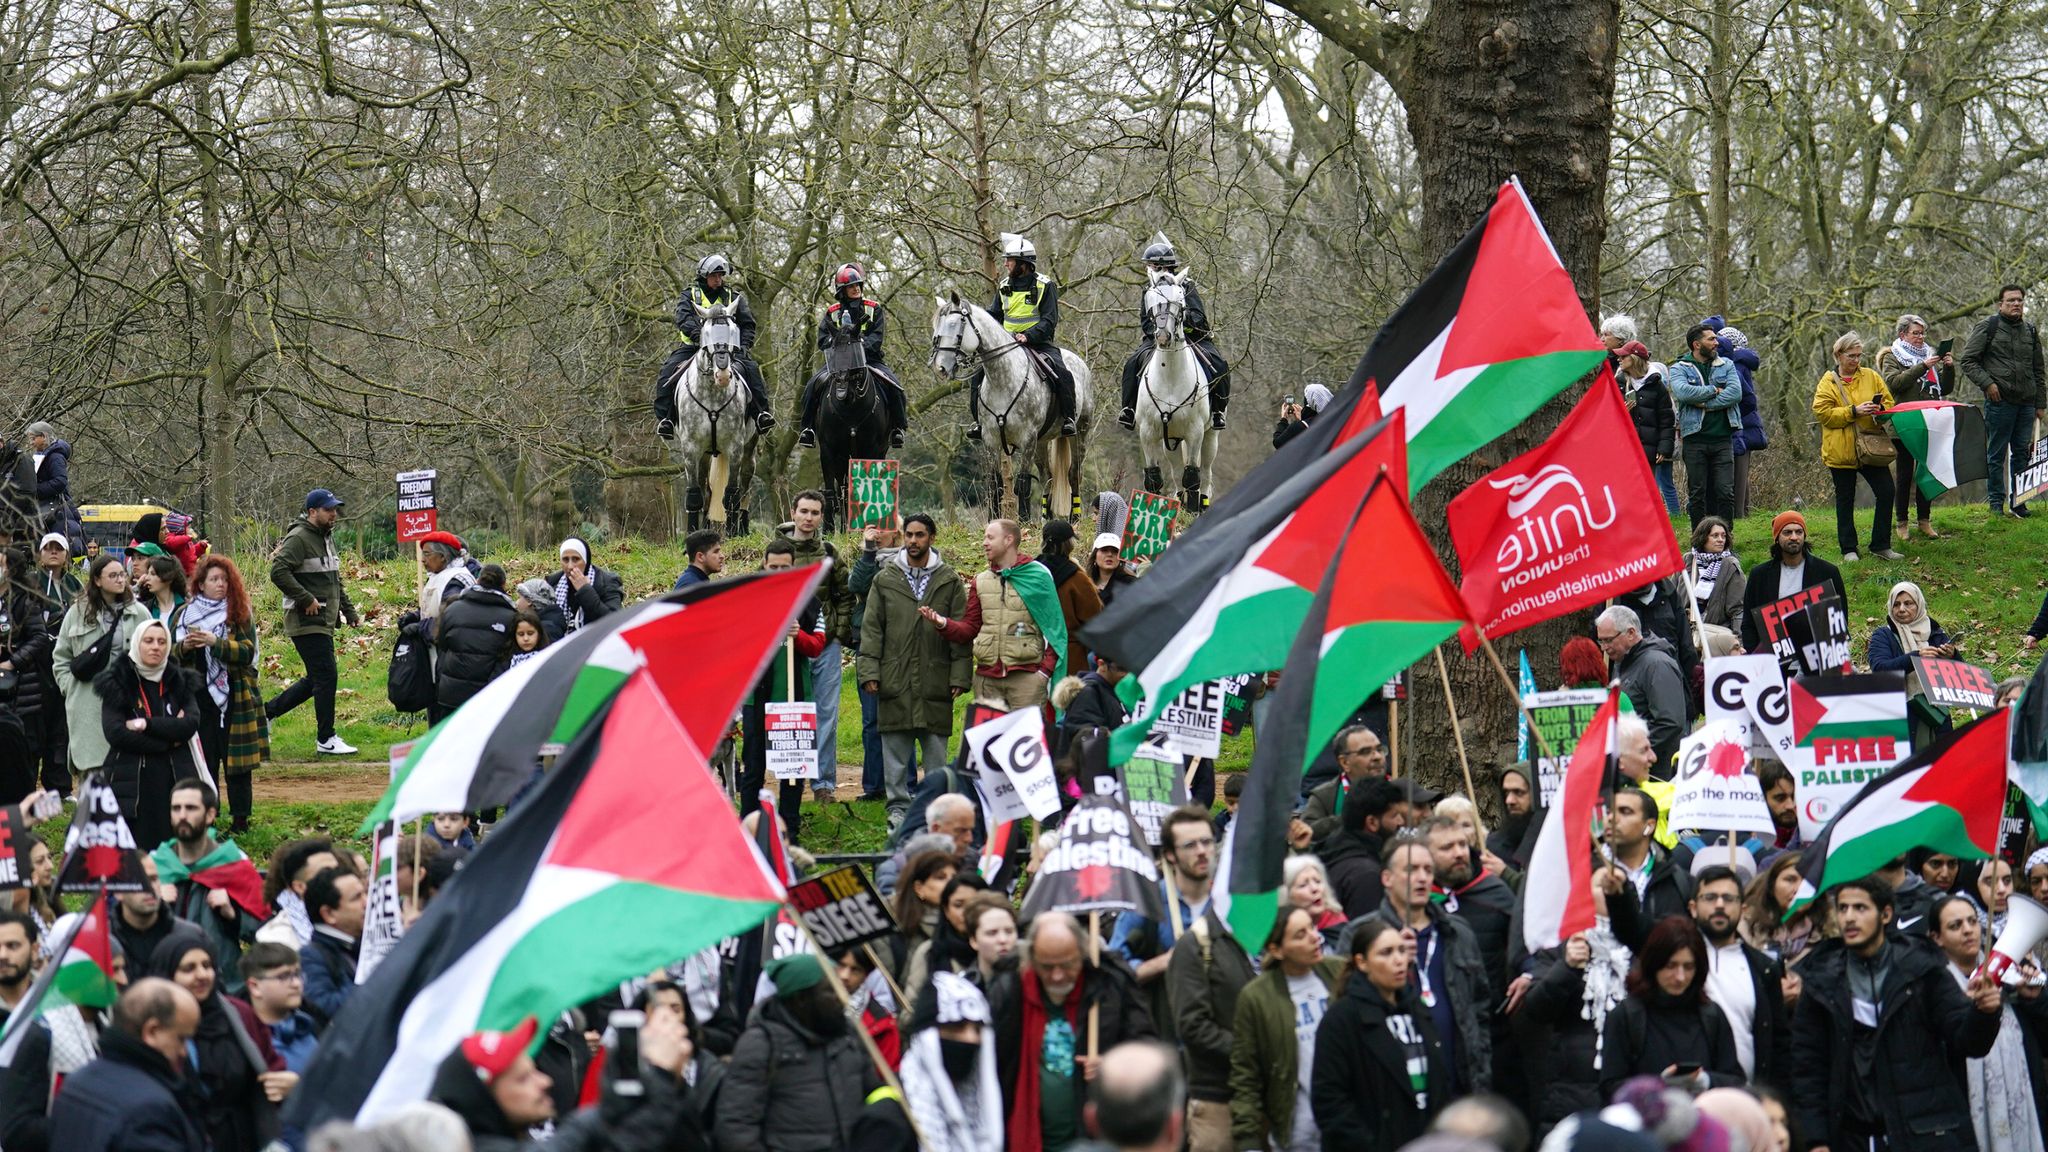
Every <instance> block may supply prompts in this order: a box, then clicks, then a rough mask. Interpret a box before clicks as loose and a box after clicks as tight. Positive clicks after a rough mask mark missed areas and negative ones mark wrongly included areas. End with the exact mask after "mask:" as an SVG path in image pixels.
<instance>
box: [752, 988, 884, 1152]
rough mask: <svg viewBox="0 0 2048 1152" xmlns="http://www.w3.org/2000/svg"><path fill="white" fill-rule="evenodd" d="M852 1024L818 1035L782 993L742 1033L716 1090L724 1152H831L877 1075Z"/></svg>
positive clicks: (856, 1116) (845, 1136)
mask: <svg viewBox="0 0 2048 1152" xmlns="http://www.w3.org/2000/svg"><path fill="white" fill-rule="evenodd" d="M869 1069H870V1066H869V1064H868V1058H867V1053H866V1051H865V1050H864V1049H863V1048H862V1047H861V1044H860V1041H859V1040H858V1039H856V1038H855V1037H854V1035H853V1032H852V1031H851V1030H850V1029H841V1030H840V1031H839V1032H838V1033H837V1034H836V1035H832V1036H829V1037H827V1036H820V1035H819V1034H818V1033H817V1032H814V1031H812V1030H811V1029H810V1028H808V1027H806V1026H805V1025H804V1024H803V1023H802V1022H800V1021H799V1020H798V1019H797V1016H796V1014H795V1013H793V1012H791V1011H790V1006H789V1005H788V1004H787V1003H785V1002H784V1001H783V1000H782V999H781V998H780V997H776V998H774V999H771V1000H768V1001H766V1002H764V1003H762V1004H760V1005H759V1006H758V1008H757V1009H756V1012H755V1015H754V1020H753V1022H752V1023H751V1024H749V1025H747V1030H746V1031H745V1032H742V1033H741V1034H740V1041H739V1044H738V1045H737V1046H736V1047H734V1049H733V1053H732V1063H730V1064H729V1065H727V1067H726V1073H725V1086H724V1087H723V1088H721V1089H720V1090H719V1094H718V1121H717V1126H716V1129H715V1130H714V1133H713V1135H714V1136H715V1138H716V1143H717V1145H718V1148H719V1149H720V1152H828V1150H830V1149H835V1148H840V1147H843V1146H844V1145H845V1144H846V1142H847V1140H848V1139H849V1138H850V1137H851V1136H852V1134H853V1123H854V1121H856V1120H858V1119H859V1118H860V1111H861V1106H862V1101H863V1100H864V1099H865V1098H866V1096H867V1090H868V1084H869V1081H870V1080H871V1079H872V1078H873V1073H872V1072H871V1071H870V1070H869Z"/></svg>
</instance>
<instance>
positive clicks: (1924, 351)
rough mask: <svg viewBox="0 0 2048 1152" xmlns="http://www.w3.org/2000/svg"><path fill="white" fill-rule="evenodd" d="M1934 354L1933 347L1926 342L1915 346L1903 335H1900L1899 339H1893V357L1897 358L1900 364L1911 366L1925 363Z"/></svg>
mask: <svg viewBox="0 0 2048 1152" xmlns="http://www.w3.org/2000/svg"><path fill="white" fill-rule="evenodd" d="M1933 355H1934V349H1933V348H1930V347H1928V346H1927V345H1925V344H1922V345H1921V346H1920V347H1918V348H1915V347H1913V346H1912V345H1911V344H1908V343H1906V338H1905V337H1903V336H1901V337H1899V338H1898V339H1897V340H1894V341H1892V358H1893V359H1895V360H1897V361H1898V362H1899V363H1900V364H1903V365H1907V366H1909V367H1910V366H1914V365H1919V364H1924V363H1926V362H1927V359H1928V357H1930V356H1933Z"/></svg>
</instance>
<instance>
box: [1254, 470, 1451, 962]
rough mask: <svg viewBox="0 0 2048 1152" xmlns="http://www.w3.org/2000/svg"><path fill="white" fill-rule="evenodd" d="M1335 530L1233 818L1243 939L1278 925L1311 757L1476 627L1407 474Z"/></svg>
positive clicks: (1382, 485)
mask: <svg viewBox="0 0 2048 1152" xmlns="http://www.w3.org/2000/svg"><path fill="white" fill-rule="evenodd" d="M1338 536H1339V546H1338V548H1337V554H1336V556H1335V558H1334V559H1333V560H1332V561H1331V562H1330V563H1329V564H1328V566H1327V567H1326V568H1325V570H1324V571H1323V573H1322V575H1321V577H1320V578H1319V579H1318V581H1317V592H1316V595H1315V599H1314V601H1313V602H1312V603H1311V604H1310V606H1309V608H1308V610H1307V612H1306V613H1305V614H1304V618H1303V619H1302V621H1301V623H1300V625H1299V627H1298V628H1296V629H1295V635H1294V643H1293V647H1292V649H1291V650H1290V651H1289V652H1288V655H1287V663H1286V671H1285V672H1284V673H1283V674H1282V675H1281V677H1280V690H1279V695H1278V696H1276V697H1275V698H1274V700H1273V705H1272V708H1271V709H1270V710H1269V712H1268V713H1267V718H1268V720H1269V721H1273V723H1270V725H1269V727H1270V731H1269V732H1268V733H1267V738H1265V739H1261V740H1260V741H1259V742H1258V747H1257V750H1256V751H1255V752H1254V753H1253V755H1252V768H1251V776H1250V777H1249V778H1248V779H1247V780H1246V782H1245V785H1246V786H1245V790H1244V796H1243V797H1242V798H1241V799H1240V800H1239V802H1238V816H1237V819H1235V820H1233V821H1231V823H1232V824H1233V825H1234V826H1238V827H1241V828H1242V829H1243V831H1242V832H1241V833H1240V834H1239V835H1238V836H1237V837H1235V838H1234V840H1233V843H1232V851H1233V853H1234V854H1235V855H1236V859H1234V860H1233V861H1232V862H1231V868H1230V901H1229V909H1228V910H1227V911H1225V912H1222V913H1220V914H1221V915H1224V916H1225V917H1227V918H1228V919H1229V921H1230V924H1231V931H1232V932H1234V933H1236V934H1237V935H1238V936H1239V937H1240V938H1241V939H1244V940H1264V939H1265V931H1266V929H1268V928H1271V927H1272V923H1273V919H1272V916H1273V908H1274V906H1275V903H1276V901H1277V899H1278V894H1279V890H1280V882H1281V866H1282V863H1283V862H1284V861H1285V860H1286V858H1287V820H1288V816H1289V814H1290V813H1291V812H1292V810H1293V806H1294V798H1295V797H1296V796H1297V795H1299V794H1300V792H1301V777H1302V773H1304V772H1305V771H1307V770H1308V765H1309V762H1310V761H1312V760H1314V759H1315V757H1316V754H1317V753H1318V752H1320V751H1321V750H1322V749H1323V748H1324V747H1325V746H1326V745H1328V744H1329V742H1330V740H1331V738H1332V737H1334V736H1335V735H1336V734H1337V730H1338V729H1339V728H1341V727H1343V725H1344V724H1345V722H1346V721H1348V720H1349V719H1350V718H1351V715H1352V714H1353V713H1354V712H1356V711H1357V710H1358V706H1359V704H1360V703H1361V702H1363V701H1364V699H1365V697H1366V696H1367V695H1368V694H1370V693H1372V692H1375V691H1378V690H1379V688H1380V686H1381V685H1383V684H1385V683H1386V682H1387V681H1388V680H1390V679H1392V678H1393V677H1394V675H1395V674H1397V673H1399V672H1400V671H1401V670H1402V669H1404V668H1406V667H1408V666H1409V665H1410V664H1413V663H1414V662H1415V661H1416V660H1418V659H1420V658H1421V657H1422V656H1424V655H1425V654H1427V653H1428V652H1429V651H1430V650H1432V649H1434V648H1435V647H1436V646H1437V645H1438V644H1439V643H1441V642H1442V641H1443V640H1445V639H1447V638H1448V637H1450V636H1453V635H1456V634H1457V631H1458V629H1459V628H1461V627H1463V626H1465V625H1466V624H1467V623H1469V619H1468V617H1467V615H1466V612H1465V604H1464V601H1463V600H1461V599H1460V598H1459V597H1458V589H1457V586H1456V585H1454V584H1452V583H1451V578H1450V577H1449V576H1448V575H1446V574H1445V573H1444V569H1443V565H1442V564H1441V563H1439V562H1438V560H1437V557H1436V553H1435V552H1434V551H1433V550H1432V549H1431V548H1430V546H1429V540H1428V539H1427V538H1426V537H1424V536H1423V534H1422V528H1421V527H1420V526H1419V525H1417V524H1416V523H1415V518H1414V516H1412V515H1410V514H1409V511H1408V500H1407V497H1406V495H1405V494H1404V493H1403V491H1402V489H1401V485H1400V483H1399V481H1397V480H1394V479H1392V478H1391V477H1387V478H1382V479H1380V480H1379V481H1378V482H1376V483H1374V484H1373V485H1372V487H1371V489H1370V490H1369V491H1368V492H1367V494H1366V497H1365V499H1364V500H1363V501H1362V502H1361V503H1360V504H1359V506H1358V507H1357V508H1356V509H1355V510H1354V511H1353V513H1352V515H1351V516H1349V517H1347V518H1346V519H1345V521H1344V523H1343V528H1342V530H1341V531H1340V532H1339V534H1338Z"/></svg>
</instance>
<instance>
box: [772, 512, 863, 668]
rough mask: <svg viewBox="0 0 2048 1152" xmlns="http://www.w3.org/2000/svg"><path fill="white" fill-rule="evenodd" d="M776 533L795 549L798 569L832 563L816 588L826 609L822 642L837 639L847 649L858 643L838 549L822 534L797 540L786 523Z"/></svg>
mask: <svg viewBox="0 0 2048 1152" xmlns="http://www.w3.org/2000/svg"><path fill="white" fill-rule="evenodd" d="M775 534H776V536H778V537H779V538H781V539H784V540H787V541H789V542H790V543H791V544H793V545H795V546H796V564H797V567H799V568H801V567H803V566H804V565H806V564H816V563H817V562H818V561H820V560H827V559H829V560H831V561H832V570H831V571H830V572H828V573H826V574H825V582H824V584H823V585H822V586H821V587H819V589H818V602H819V603H820V604H822V605H823V606H824V608H825V642H826V643H827V644H830V643H832V642H833V641H835V640H836V641H838V642H839V643H840V644H841V645H842V646H844V647H847V648H851V647H853V646H854V645H855V644H858V643H860V635H859V634H858V633H856V632H855V631H854V630H853V603H854V600H853V589H852V588H851V587H850V586H849V584H848V581H849V579H850V578H851V576H852V573H850V572H849V571H848V570H847V564H846V561H845V559H844V558H843V557H841V556H840V555H839V549H838V548H836V547H834V546H833V544H832V542H831V541H830V540H827V539H825V536H824V533H823V532H820V533H818V534H817V535H815V536H812V537H810V538H809V539H805V540H799V539H797V536H796V527H795V525H793V524H789V523H784V524H782V525H780V526H779V527H778V528H777V529H776V531H775Z"/></svg>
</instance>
